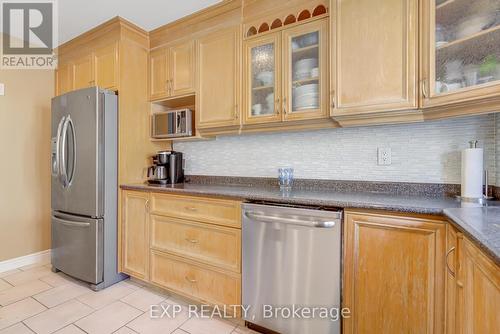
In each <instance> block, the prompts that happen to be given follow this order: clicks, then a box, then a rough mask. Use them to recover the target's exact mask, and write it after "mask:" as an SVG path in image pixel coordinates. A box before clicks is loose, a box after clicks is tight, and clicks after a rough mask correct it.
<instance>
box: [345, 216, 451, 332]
mask: <svg viewBox="0 0 500 334" xmlns="http://www.w3.org/2000/svg"><path fill="white" fill-rule="evenodd" d="M445 226H446V224H445V223H444V222H438V221H431V220H427V219H425V220H424V219H417V218H410V217H408V218H406V217H400V216H389V215H382V214H375V213H357V212H354V213H351V212H347V213H346V225H345V230H344V233H345V244H344V247H345V258H344V307H348V308H350V309H351V313H352V317H351V318H348V319H344V330H345V331H344V333H350V334H354V333H442V332H443V330H444V328H443V323H444V270H445V269H444V261H443V260H444V249H445V240H446V238H445Z"/></svg>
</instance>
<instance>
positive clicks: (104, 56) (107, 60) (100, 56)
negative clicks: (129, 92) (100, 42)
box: [94, 44, 118, 89]
mask: <svg viewBox="0 0 500 334" xmlns="http://www.w3.org/2000/svg"><path fill="white" fill-rule="evenodd" d="M94 68H95V81H96V84H97V86H99V87H101V88H106V89H117V83H118V45H117V44H113V45H111V46H107V47H104V48H101V49H98V50H97V51H95V53H94Z"/></svg>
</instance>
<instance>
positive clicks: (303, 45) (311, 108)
mask: <svg viewBox="0 0 500 334" xmlns="http://www.w3.org/2000/svg"><path fill="white" fill-rule="evenodd" d="M283 72H284V73H283V99H282V100H283V101H282V109H283V118H284V120H300V119H311V118H316V117H317V118H320V117H325V116H328V97H327V95H328V90H327V89H328V87H327V82H328V21H327V20H320V21H313V22H311V23H308V24H304V25H300V26H297V27H294V28H291V29H288V30H285V31H284V32H283Z"/></svg>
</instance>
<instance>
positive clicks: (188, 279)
mask: <svg viewBox="0 0 500 334" xmlns="http://www.w3.org/2000/svg"><path fill="white" fill-rule="evenodd" d="M185 278H186V281H188V282H189V283H196V282H198V281H197V280H195V279H191V278H189V277H187V276H186V277H185Z"/></svg>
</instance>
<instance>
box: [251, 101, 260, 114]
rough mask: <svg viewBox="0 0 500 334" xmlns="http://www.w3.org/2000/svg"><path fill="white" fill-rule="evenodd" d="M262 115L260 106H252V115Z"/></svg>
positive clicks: (258, 104)
mask: <svg viewBox="0 0 500 334" xmlns="http://www.w3.org/2000/svg"><path fill="white" fill-rule="evenodd" d="M261 113H262V104H260V103H257V104H254V105H253V106H252V114H254V115H260V114H261Z"/></svg>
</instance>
